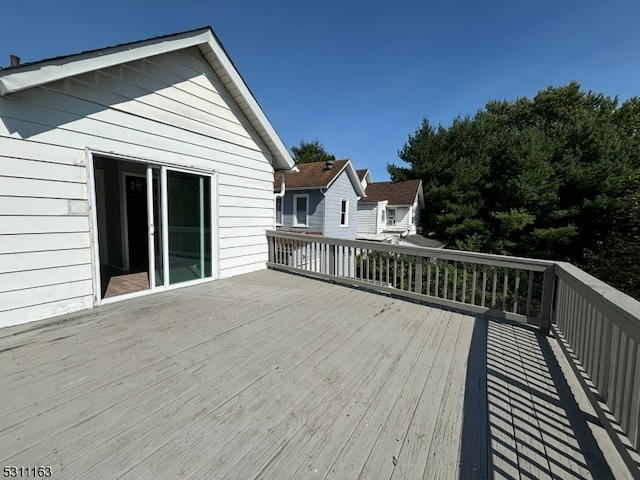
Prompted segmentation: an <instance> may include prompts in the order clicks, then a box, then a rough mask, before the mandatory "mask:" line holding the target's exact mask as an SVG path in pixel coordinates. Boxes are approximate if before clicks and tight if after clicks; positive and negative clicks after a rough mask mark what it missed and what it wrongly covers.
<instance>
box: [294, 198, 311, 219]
mask: <svg viewBox="0 0 640 480" xmlns="http://www.w3.org/2000/svg"><path fill="white" fill-rule="evenodd" d="M308 217H309V195H294V196H293V226H294V227H306V226H307V223H308Z"/></svg>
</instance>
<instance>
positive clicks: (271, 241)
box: [267, 235, 276, 263]
mask: <svg viewBox="0 0 640 480" xmlns="http://www.w3.org/2000/svg"><path fill="white" fill-rule="evenodd" d="M267 240H268V241H267V244H268V245H269V262H271V263H275V261H276V256H275V243H276V239H275V237H270V236H268V235H267Z"/></svg>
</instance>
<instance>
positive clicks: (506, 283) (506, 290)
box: [502, 267, 509, 312]
mask: <svg viewBox="0 0 640 480" xmlns="http://www.w3.org/2000/svg"><path fill="white" fill-rule="evenodd" d="M503 283H504V285H503V287H502V311H503V312H506V311H507V295H508V294H509V269H508V268H506V267H505V269H504V280H503Z"/></svg>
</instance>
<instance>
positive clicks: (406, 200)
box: [361, 180, 424, 207]
mask: <svg viewBox="0 0 640 480" xmlns="http://www.w3.org/2000/svg"><path fill="white" fill-rule="evenodd" d="M421 193H422V180H405V181H404V182H375V183H370V184H369V185H367V190H366V194H367V196H366V198H364V199H362V200H361V201H363V202H380V201H384V200H386V201H387V202H388V203H389V205H413V202H415V200H416V195H417V196H418V204H419V205H420V207H423V206H424V200H422V198H423V196H422V195H421ZM421 200H422V201H421Z"/></svg>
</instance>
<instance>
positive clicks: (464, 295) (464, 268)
mask: <svg viewBox="0 0 640 480" xmlns="http://www.w3.org/2000/svg"><path fill="white" fill-rule="evenodd" d="M462 303H467V264H466V262H462Z"/></svg>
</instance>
